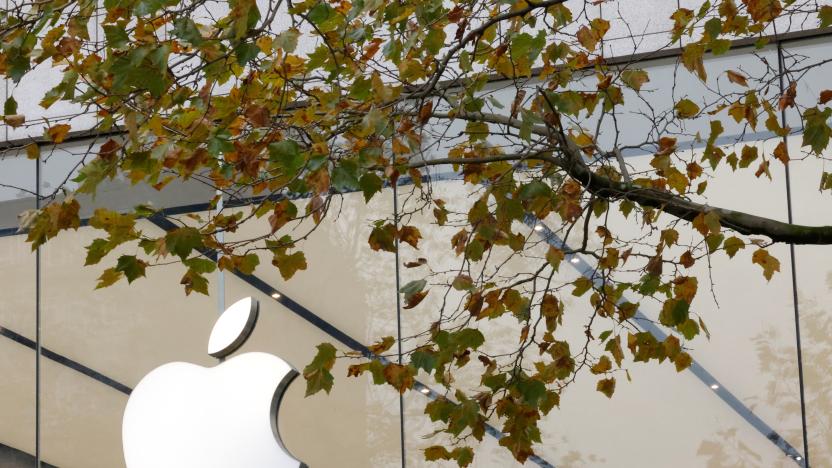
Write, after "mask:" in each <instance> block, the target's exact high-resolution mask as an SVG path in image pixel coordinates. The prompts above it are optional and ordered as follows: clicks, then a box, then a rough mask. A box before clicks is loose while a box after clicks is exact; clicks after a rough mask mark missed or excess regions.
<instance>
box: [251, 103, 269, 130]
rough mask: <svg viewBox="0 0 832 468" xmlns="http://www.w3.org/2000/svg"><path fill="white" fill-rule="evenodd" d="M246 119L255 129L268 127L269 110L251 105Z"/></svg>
mask: <svg viewBox="0 0 832 468" xmlns="http://www.w3.org/2000/svg"><path fill="white" fill-rule="evenodd" d="M245 117H246V119H247V120H248V121H249V122H251V124H252V125H253V126H255V127H268V126H269V121H270V120H271V119H270V118H269V110H268V109H266V108H265V107H263V106H257V105H251V106H249V107H248V108H247V109H246V111H245Z"/></svg>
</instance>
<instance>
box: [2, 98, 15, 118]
mask: <svg viewBox="0 0 832 468" xmlns="http://www.w3.org/2000/svg"><path fill="white" fill-rule="evenodd" d="M14 114H17V101H15V100H14V96H9V98H8V99H6V103H5V104H3V115H14Z"/></svg>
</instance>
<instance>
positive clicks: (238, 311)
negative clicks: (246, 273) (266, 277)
mask: <svg viewBox="0 0 832 468" xmlns="http://www.w3.org/2000/svg"><path fill="white" fill-rule="evenodd" d="M259 312H260V303H259V302H258V301H257V299H254V298H252V297H246V298H243V299H240V300H239V301H237V302H235V303H234V304H231V306H230V307H228V308H227V309H225V312H223V313H222V315H220V318H218V319H217V321H216V323H214V328H213V329H212V330H211V336H210V337H209V338H208V354H210V355H211V356H214V357H215V358H217V359H222V358H224V357H226V356H228V355H229V354H231V353H233V352H234V351H236V350H238V349H240V347H241V346H242V345H243V344H244V343H245V342H246V340H248V337H249V336H251V332H253V331H254V326H255V325H257V315H258V313H259Z"/></svg>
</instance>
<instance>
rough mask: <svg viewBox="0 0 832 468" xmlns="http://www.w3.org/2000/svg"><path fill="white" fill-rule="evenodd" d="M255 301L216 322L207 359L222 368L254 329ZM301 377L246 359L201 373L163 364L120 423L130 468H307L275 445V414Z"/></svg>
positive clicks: (254, 357)
mask: <svg viewBox="0 0 832 468" xmlns="http://www.w3.org/2000/svg"><path fill="white" fill-rule="evenodd" d="M258 309H259V305H258V303H257V301H256V300H255V299H253V298H250V297H249V298H245V299H242V300H240V301H237V302H236V303H234V304H233V305H232V306H231V307H229V308H228V309H227V310H226V311H225V312H224V313H223V314H222V315H221V316H220V318H219V319H218V320H217V322H216V324H215V325H214V329H213V330H212V331H211V337H210V339H209V342H208V352H209V354H211V355H212V356H214V357H217V358H219V359H220V361H222V360H223V359H224V358H225V357H226V356H228V355H229V354H231V353H232V352H234V351H235V350H236V349H238V348H239V347H240V346H242V344H243V343H244V342H245V341H246V339H248V336H249V335H250V334H251V332H252V330H253V329H254V325H255V324H256V322H257V315H258ZM297 375H298V372H297V371H296V370H294V369H293V368H292V366H290V365H289V364H287V363H286V362H285V361H284V360H282V359H280V358H279V357H277V356H273V355H271V354H266V353H246V354H242V355H240V356H236V357H233V358H231V359H229V360H228V361H225V362H222V363H221V364H219V365H217V366H215V367H211V368H206V367H201V366H198V365H195V364H189V363H186V362H172V363H169V364H165V365H162V366H160V367H158V368H156V369H154V370H153V371H151V372H150V373H149V374H147V375H146V376H145V377H144V378H143V379H142V380H141V382H139V384H138V385H137V386H136V388H135V389H134V390H133V392H132V394H131V395H130V399H129V400H128V401H127V408H126V409H125V410H124V420H123V423H122V439H123V443H124V459H125V462H126V464H127V467H128V468H191V467H193V468H237V467H240V468H261V467H262V468H266V467H268V468H290V467H291V468H304V467H306V465H305V464H303V463H301V462H300V461H298V460H297V459H295V458H294V457H292V456H291V455H290V454H289V452H288V451H287V450H286V448H285V447H284V446H283V443H282V442H281V440H280V434H279V433H278V426H277V411H278V407H279V406H280V399H281V397H282V396H283V392H284V391H285V390H286V388H287V387H288V386H289V384H290V383H291V382H292V380H293V379H294V378H295V377H297Z"/></svg>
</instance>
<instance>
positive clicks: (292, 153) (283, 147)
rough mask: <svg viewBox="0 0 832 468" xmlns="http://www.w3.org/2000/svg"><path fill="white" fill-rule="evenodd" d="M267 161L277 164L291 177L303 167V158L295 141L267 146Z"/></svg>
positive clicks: (283, 141) (279, 142)
mask: <svg viewBox="0 0 832 468" xmlns="http://www.w3.org/2000/svg"><path fill="white" fill-rule="evenodd" d="M269 160H270V161H272V162H274V163H277V164H279V165H280V166H281V167H282V169H283V171H284V173H285V174H286V175H287V176H289V177H292V176H294V175H295V174H297V173H298V171H299V170H300V168H302V167H303V164H304V158H303V155H302V154H301V152H300V146H299V145H298V143H297V142H296V141H295V140H282V141H278V142H277V143H271V144H270V145H269Z"/></svg>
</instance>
